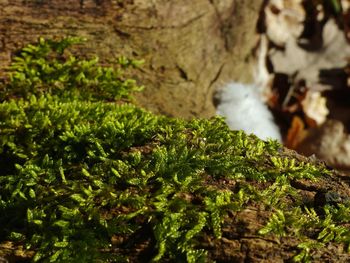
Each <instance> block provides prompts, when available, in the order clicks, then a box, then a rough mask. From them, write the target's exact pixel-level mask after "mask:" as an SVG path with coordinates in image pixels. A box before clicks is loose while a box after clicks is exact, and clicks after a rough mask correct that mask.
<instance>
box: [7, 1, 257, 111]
mask: <svg viewBox="0 0 350 263" xmlns="http://www.w3.org/2000/svg"><path fill="white" fill-rule="evenodd" d="M262 2H263V1H262V0H258V1H244V0H191V1H187V0H152V1H151V0H123V1H117V0H116V1H113V0H80V1H79V0H0V67H3V66H5V65H7V64H8V63H9V61H10V58H11V52H13V51H14V50H16V49H18V48H21V47H23V45H25V44H27V43H30V42H34V41H36V40H37V39H38V37H39V36H43V37H47V38H52V37H62V36H67V35H69V36H83V37H86V38H87V39H88V42H87V44H86V46H85V47H83V49H82V50H80V52H82V53H88V54H89V53H90V54H96V53H97V55H99V56H100V58H101V59H102V61H106V60H108V59H112V58H115V57H118V55H120V54H123V55H126V56H131V57H134V58H140V59H145V64H144V66H143V67H142V71H139V72H137V73H136V78H137V79H139V80H140V83H142V84H144V85H145V86H146V89H145V91H144V92H142V94H139V95H137V101H138V103H139V104H140V105H141V106H143V107H145V108H147V109H150V110H152V111H153V112H157V113H163V114H166V115H170V116H177V117H184V118H191V117H193V116H196V117H209V116H212V115H214V113H215V109H214V106H213V103H212V95H213V92H214V90H215V88H217V87H218V86H220V85H222V84H224V83H225V82H227V81H229V80H232V79H234V80H236V81H243V82H244V81H249V80H250V78H251V64H252V63H251V62H252V60H251V50H252V48H253V47H254V45H255V44H256V34H255V27H256V23H257V19H258V16H259V9H260V7H261V4H262ZM133 77H135V76H133Z"/></svg>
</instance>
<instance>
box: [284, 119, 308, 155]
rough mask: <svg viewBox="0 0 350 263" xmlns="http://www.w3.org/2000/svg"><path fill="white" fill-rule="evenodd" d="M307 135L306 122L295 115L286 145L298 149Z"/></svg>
mask: <svg viewBox="0 0 350 263" xmlns="http://www.w3.org/2000/svg"><path fill="white" fill-rule="evenodd" d="M306 136H307V131H306V130H305V124H304V122H303V121H302V119H301V118H300V117H299V116H294V117H293V120H292V124H291V126H290V128H289V130H288V133H287V138H286V140H285V146H286V147H287V148H290V149H296V148H297V147H298V145H299V144H300V143H301V142H302V141H303V140H304V138H305V137H306Z"/></svg>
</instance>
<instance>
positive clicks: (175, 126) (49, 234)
mask: <svg viewBox="0 0 350 263" xmlns="http://www.w3.org/2000/svg"><path fill="white" fill-rule="evenodd" d="M44 43H48V42H44ZM32 49H35V48H34V47H32ZM16 61H18V60H16ZM16 63H17V62H15V65H16ZM21 63H22V62H21ZM55 63H56V62H55ZM21 65H22V64H21ZM29 65H31V64H29ZM92 67H94V64H92ZM15 68H16V67H13V69H15ZM19 68H24V66H23V65H22V66H20V67H19ZM28 70H29V71H30V69H28ZM35 70H37V71H39V72H42V71H41V70H42V68H39V69H37V68H36V69H35ZM87 70H88V71H89V69H87ZM19 72H22V71H21V70H20V71H19ZM68 72H70V71H68ZM11 74H14V76H16V74H17V73H16V72H12V73H11ZM19 74H20V73H19ZM41 77H43V75H42V74H41V73H40V81H38V83H44V84H42V87H43V88H42V89H41V91H40V92H39V93H37V92H36V88H35V87H36V86H35V85H34V86H30V89H29V91H28V92H27V91H25V92H24V93H22V92H23V91H24V90H25V89H24V88H25V87H27V86H25V84H23V83H27V82H28V81H29V80H28V79H31V78H32V76H27V75H24V79H23V81H21V82H20V84H18V82H17V78H14V77H12V78H11V82H10V83H9V84H8V85H7V86H5V88H6V92H5V93H3V94H6V96H5V97H6V98H9V97H12V96H9V94H10V93H11V89H10V88H11V87H12V86H15V87H20V88H21V89H17V88H15V89H14V90H15V93H16V97H18V96H19V95H18V94H22V96H23V98H16V99H7V100H5V101H3V102H2V103H1V104H0V130H1V133H0V167H1V169H0V189H1V192H0V215H1V216H0V225H1V226H2V227H1V228H0V242H2V241H6V240H12V241H14V242H16V243H18V244H25V246H26V249H28V250H34V251H35V256H34V258H33V260H34V261H39V260H40V261H41V260H42V261H45V262H46V261H59V262H106V261H120V262H127V260H128V257H129V256H131V255H130V254H128V253H127V252H125V251H128V249H125V250H123V249H122V248H120V247H119V246H118V243H116V242H113V240H115V239H118V238H119V239H120V238H121V239H123V240H129V241H128V244H129V246H131V247H132V246H134V245H135V244H136V243H137V241H136V240H137V236H138V235H141V234H138V233H143V234H144V235H145V233H147V234H146V235H148V236H147V238H149V239H150V240H151V241H150V242H153V245H152V250H151V251H150V252H149V254H150V255H151V258H152V260H153V261H160V260H162V261H163V260H171V261H175V262H182V261H187V262H205V261H206V257H207V254H208V251H206V250H205V249H204V248H203V247H202V246H201V243H200V242H201V241H200V240H202V238H203V236H204V234H206V235H211V236H213V238H216V239H220V238H221V235H222V230H221V227H222V223H223V221H224V220H225V218H226V217H227V215H228V212H229V211H230V212H235V211H241V210H243V209H244V208H245V207H246V206H247V205H248V204H252V203H259V204H260V205H261V206H262V207H264V208H265V209H270V210H272V211H275V212H276V213H275V214H274V215H273V216H272V217H271V219H270V221H268V222H266V226H265V227H264V228H262V229H261V230H260V234H261V235H266V234H274V235H277V236H285V235H290V236H296V237H298V238H301V239H303V240H305V242H304V243H302V244H300V247H299V249H300V250H301V252H300V254H298V255H296V257H295V258H294V259H295V261H307V260H308V259H309V258H310V256H309V254H310V253H309V252H310V250H311V249H313V248H316V247H317V245H318V244H322V243H324V242H329V241H335V242H342V243H345V244H347V245H348V244H349V243H350V233H349V230H348V229H347V228H344V227H341V226H340V223H342V222H348V221H349V216H348V212H349V209H350V207H349V206H348V205H342V206H340V207H338V208H335V207H328V206H327V207H325V213H326V216H325V217H324V218H320V217H319V216H318V215H317V214H316V212H315V211H314V210H313V209H308V208H305V207H304V206H303V204H302V202H301V201H300V200H299V199H298V194H297V192H296V189H295V188H293V187H292V186H291V185H290V181H291V180H293V179H296V178H304V179H308V180H315V179H316V178H317V177H320V176H323V175H324V174H326V173H327V171H326V170H325V169H324V168H323V167H316V166H315V165H311V164H308V163H302V162H298V161H296V160H294V159H293V158H289V157H283V156H282V154H281V153H280V150H281V145H279V144H278V143H277V142H275V141H268V142H264V141H261V140H259V139H258V138H257V137H255V136H247V135H246V134H244V133H243V132H240V131H230V130H229V129H228V127H227V126H226V125H225V123H224V121H223V119H221V118H213V119H210V120H205V119H196V120H193V121H184V120H181V119H172V118H168V117H164V116H157V115H154V114H152V113H149V112H147V111H144V110H142V109H139V108H137V107H135V106H133V105H131V104H116V103H114V102H113V103H112V102H106V101H104V102H103V101H97V100H96V99H95V97H94V96H95V92H96V90H95V89H92V90H91V89H90V86H89V85H88V87H85V86H84V85H83V83H80V84H79V85H82V87H81V88H83V89H84V92H87V93H88V92H91V94H90V95H87V97H86V98H89V100H88V99H84V100H82V99H77V98H76V97H73V98H71V99H70V97H69V96H68V94H71V93H70V90H71V88H74V87H76V84H74V85H70V84H67V83H64V84H62V87H63V88H65V87H66V86H67V90H66V91H65V90H64V91H62V92H61V90H59V91H57V92H58V93H56V91H55V89H54V88H52V89H50V87H51V86H50V85H51V84H52V81H51V79H52V78H53V77H52V76H51V77H50V78H49V79H48V80H47V81H46V82H43V81H42V79H41ZM102 78H104V77H102ZM68 79H70V80H71V78H70V77H68ZM67 81H68V82H69V80H67ZM100 81H102V83H103V81H104V80H100ZM122 83H123V82H119V84H120V85H121V86H123V84H122ZM40 85H41V84H40ZM118 87H119V86H118ZM118 87H117V88H118ZM85 88H86V89H85ZM18 90H20V91H21V92H18ZM102 93H103V92H102ZM104 96H105V95H104ZM222 180H231V181H233V182H236V183H237V185H236V186H235V187H230V186H229V185H228V186H225V185H224V184H222ZM257 182H258V183H262V185H265V186H264V187H261V188H260V189H258V188H257V187H256V183H257ZM286 196H293V197H295V200H296V201H295V202H294V203H293V204H292V205H288V206H287V205H286V203H285V199H286ZM310 228H311V229H313V231H314V233H312V234H308V233H310V230H309V229H310ZM306 230H307V231H306ZM315 233H316V234H317V235H316V236H317V238H313V236H314V234H315ZM310 240H311V241H312V240H313V241H314V242H313V243H312V242H310ZM133 242H134V243H133ZM315 244H316V245H315Z"/></svg>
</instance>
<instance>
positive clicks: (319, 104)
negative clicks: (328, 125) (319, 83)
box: [301, 91, 329, 126]
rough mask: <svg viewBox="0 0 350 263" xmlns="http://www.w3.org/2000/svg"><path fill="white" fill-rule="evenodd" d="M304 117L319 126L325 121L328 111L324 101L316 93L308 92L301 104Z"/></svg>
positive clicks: (318, 93) (319, 94)
mask: <svg viewBox="0 0 350 263" xmlns="http://www.w3.org/2000/svg"><path fill="white" fill-rule="evenodd" d="M301 105H302V107H303V111H304V113H305V115H306V116H307V117H308V118H309V119H311V120H313V121H315V122H316V125H317V126H319V125H321V124H323V123H324V122H325V121H326V118H327V115H328V113H329V110H328V108H327V105H326V99H325V98H324V97H322V95H321V93H320V92H318V91H309V92H307V93H306V96H305V98H304V100H303V101H302V102H301Z"/></svg>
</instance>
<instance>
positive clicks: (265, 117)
mask: <svg viewBox="0 0 350 263" xmlns="http://www.w3.org/2000/svg"><path fill="white" fill-rule="evenodd" d="M217 96H218V99H219V105H218V106H217V114H218V115H221V116H224V117H226V123H227V125H228V126H229V127H230V129H232V130H243V131H245V132H246V133H253V134H255V135H256V136H258V137H259V138H260V139H263V140H266V139H268V138H271V139H277V140H278V141H282V139H281V134H280V131H279V128H278V127H277V125H276V124H275V122H274V119H273V116H272V114H271V112H270V111H269V109H268V108H267V106H266V105H265V104H264V103H263V101H262V99H261V96H260V94H259V89H258V87H257V86H255V85H245V84H242V83H237V82H231V83H229V84H227V85H226V86H225V87H224V88H223V89H222V90H221V91H219V92H218V94H217Z"/></svg>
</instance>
